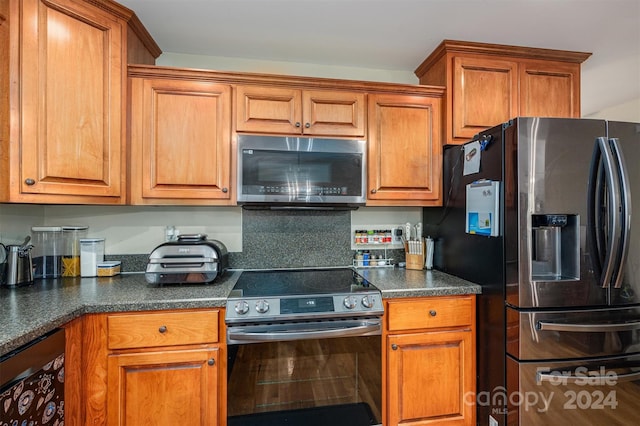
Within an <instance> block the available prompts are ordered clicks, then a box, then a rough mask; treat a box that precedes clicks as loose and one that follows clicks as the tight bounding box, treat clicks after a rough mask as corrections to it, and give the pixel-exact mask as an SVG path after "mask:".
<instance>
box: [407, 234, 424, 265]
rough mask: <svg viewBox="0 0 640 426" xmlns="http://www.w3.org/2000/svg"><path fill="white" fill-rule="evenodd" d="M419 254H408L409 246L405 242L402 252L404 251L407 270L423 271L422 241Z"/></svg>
mask: <svg viewBox="0 0 640 426" xmlns="http://www.w3.org/2000/svg"><path fill="white" fill-rule="evenodd" d="M420 246H421V250H420V251H421V253H420V254H410V253H409V244H408V243H407V242H405V243H404V251H405V263H406V268H407V269H417V270H421V269H424V259H425V254H426V250H425V244H424V240H422V242H421V244H420Z"/></svg>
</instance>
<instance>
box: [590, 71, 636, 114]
mask: <svg viewBox="0 0 640 426" xmlns="http://www.w3.org/2000/svg"><path fill="white" fill-rule="evenodd" d="M638 78H640V76H639V77H638ZM586 117H587V118H602V119H605V120H613V121H630V122H633V123H640V98H638V99H634V100H632V101H629V102H625V103H623V104H621V105H615V106H612V107H609V108H604V109H602V110H600V111H598V112H595V113H593V114H589V115H587V116H586Z"/></svg>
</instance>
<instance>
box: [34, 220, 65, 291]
mask: <svg viewBox="0 0 640 426" xmlns="http://www.w3.org/2000/svg"><path fill="white" fill-rule="evenodd" d="M62 243H63V238H62V227H61V226H33V227H32V228H31V244H33V251H32V255H33V269H34V272H33V278H57V277H59V276H60V274H61V273H62V249H63V244H62Z"/></svg>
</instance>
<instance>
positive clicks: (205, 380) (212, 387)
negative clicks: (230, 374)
mask: <svg viewBox="0 0 640 426" xmlns="http://www.w3.org/2000/svg"><path fill="white" fill-rule="evenodd" d="M84 321H85V324H84V325H85V328H84V332H85V333H84V342H83V343H84V347H83V363H82V364H83V369H84V383H83V384H84V400H85V402H84V411H85V413H84V419H85V421H84V424H85V425H108V426H138V425H154V426H164V425H166V426H168V425H176V424H188V425H201V426H210V425H225V424H226V408H225V407H226V345H225V343H224V339H220V338H219V336H224V310H223V309H201V310H183V311H182V310H180V311H153V312H136V313H129V312H127V313H109V314H91V315H87V316H85V319H84Z"/></svg>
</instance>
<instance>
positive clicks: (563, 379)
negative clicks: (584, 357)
mask: <svg viewBox="0 0 640 426" xmlns="http://www.w3.org/2000/svg"><path fill="white" fill-rule="evenodd" d="M578 368H580V367H578ZM583 368H584V375H583V374H580V375H577V376H574V375H571V376H565V375H560V374H558V373H542V372H537V373H536V383H537V384H538V385H539V384H541V383H542V382H551V383H571V384H574V383H577V384H581V385H585V384H588V383H607V382H606V381H603V380H607V381H608V380H615V382H616V383H620V382H633V381H635V380H638V379H640V371H635V372H633V373H624V374H612V375H606V374H605V375H604V376H603V375H601V374H598V373H600V371H589V370H588V369H587V368H586V367H583Z"/></svg>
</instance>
